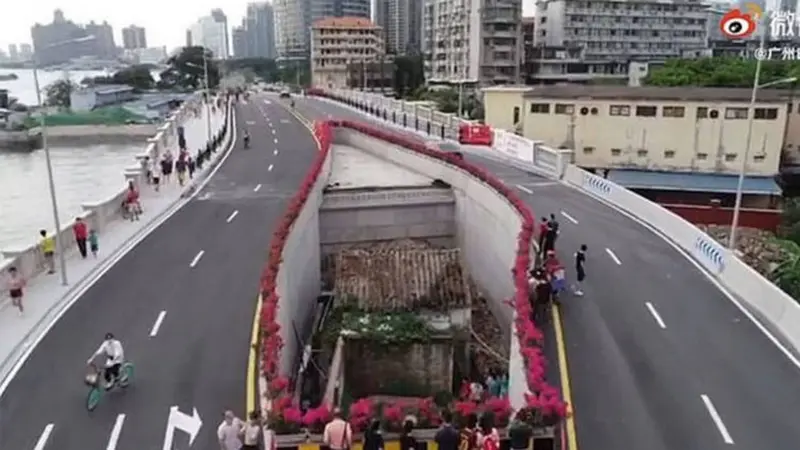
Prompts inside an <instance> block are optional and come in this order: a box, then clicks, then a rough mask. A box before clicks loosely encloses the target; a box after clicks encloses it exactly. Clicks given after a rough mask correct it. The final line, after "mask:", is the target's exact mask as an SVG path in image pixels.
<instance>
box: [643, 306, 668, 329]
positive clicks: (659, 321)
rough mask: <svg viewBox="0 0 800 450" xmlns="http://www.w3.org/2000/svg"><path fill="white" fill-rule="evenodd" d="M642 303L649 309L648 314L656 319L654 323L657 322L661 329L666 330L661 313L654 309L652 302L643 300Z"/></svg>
mask: <svg viewBox="0 0 800 450" xmlns="http://www.w3.org/2000/svg"><path fill="white" fill-rule="evenodd" d="M644 305H645V306H646V307H647V310H648V311H650V314H651V315H652V316H653V319H655V320H656V323H657V324H658V326H660V327H661V329H663V330H666V329H667V325H666V324H665V323H664V320H663V319H661V314H659V313H658V311H657V310H656V307H655V306H653V304H652V303H650V302H645V304H644Z"/></svg>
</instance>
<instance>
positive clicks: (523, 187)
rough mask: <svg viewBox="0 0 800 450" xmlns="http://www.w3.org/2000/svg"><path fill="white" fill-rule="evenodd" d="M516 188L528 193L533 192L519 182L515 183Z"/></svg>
mask: <svg viewBox="0 0 800 450" xmlns="http://www.w3.org/2000/svg"><path fill="white" fill-rule="evenodd" d="M517 189H519V190H520V191H522V192H525V193H528V194H533V191H532V190H530V189H528V188H526V187H525V186H523V185H521V184H518V185H517Z"/></svg>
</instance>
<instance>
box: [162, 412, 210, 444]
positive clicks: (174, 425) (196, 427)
mask: <svg viewBox="0 0 800 450" xmlns="http://www.w3.org/2000/svg"><path fill="white" fill-rule="evenodd" d="M202 426H203V420H202V419H200V413H198V412H197V408H194V411H193V414H192V415H191V416H190V415H188V414H184V413H182V412H181V411H180V410H179V409H178V407H177V406H173V407H172V408H170V409H169V419H167V431H166V432H165V433H164V446H163V447H162V450H173V448H172V441H173V439H174V438H175V430H181V431H183V432H184V433H187V434H188V435H189V446H190V447H191V446H192V443H194V439H195V438H196V437H197V433H199V432H200V427H202Z"/></svg>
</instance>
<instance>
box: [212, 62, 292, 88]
mask: <svg viewBox="0 0 800 450" xmlns="http://www.w3.org/2000/svg"><path fill="white" fill-rule="evenodd" d="M224 65H225V69H226V71H229V72H243V73H248V72H252V73H254V74H255V75H256V76H259V77H261V78H263V79H264V81H266V82H268V83H274V82H276V81H280V70H279V69H278V64H277V63H276V62H275V60H274V59H269V58H238V59H231V60H228V61H225V63H224Z"/></svg>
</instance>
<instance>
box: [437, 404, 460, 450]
mask: <svg viewBox="0 0 800 450" xmlns="http://www.w3.org/2000/svg"><path fill="white" fill-rule="evenodd" d="M433 441H434V442H436V444H437V445H438V446H439V450H458V430H456V427H454V426H453V413H451V412H450V411H447V410H445V411H443V412H442V426H441V427H440V428H439V430H438V431H437V432H436V435H434V437H433Z"/></svg>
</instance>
